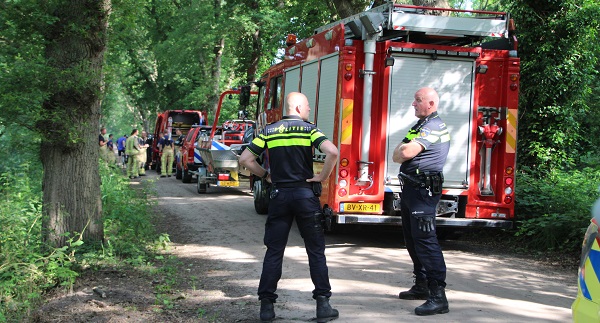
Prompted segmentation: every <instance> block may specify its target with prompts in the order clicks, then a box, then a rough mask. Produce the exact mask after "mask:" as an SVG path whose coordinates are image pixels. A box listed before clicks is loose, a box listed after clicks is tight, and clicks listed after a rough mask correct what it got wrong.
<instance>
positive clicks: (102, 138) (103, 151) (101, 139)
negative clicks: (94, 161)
mask: <svg viewBox="0 0 600 323" xmlns="http://www.w3.org/2000/svg"><path fill="white" fill-rule="evenodd" d="M107 142H108V139H107V138H106V128H104V127H102V128H100V135H99V136H98V145H99V146H100V158H101V159H102V160H105V161H106V160H107V158H108V147H107V146H106V144H107Z"/></svg>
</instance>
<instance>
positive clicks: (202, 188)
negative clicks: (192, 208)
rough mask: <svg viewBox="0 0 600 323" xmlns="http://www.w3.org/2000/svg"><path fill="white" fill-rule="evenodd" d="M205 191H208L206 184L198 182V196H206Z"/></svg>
mask: <svg viewBox="0 0 600 323" xmlns="http://www.w3.org/2000/svg"><path fill="white" fill-rule="evenodd" d="M207 190H208V183H200V182H198V194H206V191H207Z"/></svg>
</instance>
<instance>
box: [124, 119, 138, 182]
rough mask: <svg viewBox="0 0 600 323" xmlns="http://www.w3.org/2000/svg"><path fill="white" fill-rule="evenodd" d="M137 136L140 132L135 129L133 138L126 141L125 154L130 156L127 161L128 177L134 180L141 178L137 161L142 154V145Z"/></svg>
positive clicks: (132, 134) (132, 133) (130, 137)
mask: <svg viewBox="0 0 600 323" xmlns="http://www.w3.org/2000/svg"><path fill="white" fill-rule="evenodd" d="M137 134H138V130H137V129H133V131H131V136H129V138H127V140H126V141H125V154H127V155H128V156H129V159H128V160H127V175H128V176H129V178H132V179H133V178H138V177H140V175H139V173H138V170H139V167H138V164H139V163H138V159H137V155H138V154H139V153H140V143H139V142H138V136H137Z"/></svg>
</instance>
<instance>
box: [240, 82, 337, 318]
mask: <svg viewBox="0 0 600 323" xmlns="http://www.w3.org/2000/svg"><path fill="white" fill-rule="evenodd" d="M286 103H287V114H288V115H287V116H284V117H283V119H282V120H280V121H277V122H274V123H271V124H269V125H267V126H266V127H265V128H264V129H263V131H262V132H261V133H260V134H259V136H258V137H256V138H255V139H254V140H253V141H252V143H250V145H249V146H248V149H246V150H244V152H243V153H242V155H241V156H240V164H242V165H243V166H245V167H246V168H248V169H249V170H250V171H251V172H252V173H253V174H256V175H257V176H261V177H263V178H265V179H267V181H269V182H271V183H273V186H272V193H271V200H270V202H269V215H268V217H267V223H266V225H265V236H264V243H265V245H266V246H267V252H266V254H265V258H264V261H263V269H262V274H261V276H260V283H259V286H258V298H259V300H260V301H261V306H260V319H261V320H262V321H263V322H271V321H272V320H273V319H274V318H275V311H274V308H273V303H275V300H276V299H277V294H276V293H275V291H276V289H277V283H278V281H279V279H280V278H281V271H282V268H281V267H282V263H283V253H284V251H285V247H286V244H287V240H288V236H289V232H290V229H291V227H292V221H293V220H294V218H295V219H296V223H297V224H298V228H299V229H300V233H301V235H302V238H303V239H304V245H305V247H306V253H307V254H308V263H309V268H310V277H311V279H312V282H313V284H314V286H315V289H314V290H313V298H314V299H315V300H316V303H317V322H326V321H329V320H332V319H335V318H337V317H338V316H339V313H338V311H337V310H336V309H333V308H331V306H330V305H329V297H330V296H331V285H330V284H329V273H328V269H327V261H326V258H325V237H324V233H323V227H322V224H321V219H322V213H321V205H320V202H319V198H318V197H317V194H320V192H319V189H320V187H321V186H320V185H321V182H323V181H325V180H326V179H327V177H329V174H330V173H331V171H332V170H333V168H334V167H335V164H336V162H337V156H338V149H337V147H335V145H334V144H333V143H332V142H331V141H329V140H328V139H327V137H325V135H324V134H323V133H322V132H321V131H320V130H319V129H317V127H315V125H314V124H312V123H310V122H307V121H306V120H308V116H309V112H310V106H309V105H308V100H307V99H306V96H305V95H304V94H302V93H298V92H292V93H290V94H288V96H287V97H286ZM313 147H314V148H317V149H319V150H320V151H321V152H323V153H325V162H324V165H323V170H322V171H321V173H320V174H317V175H315V174H314V173H313ZM266 150H268V152H269V161H270V169H271V172H270V173H269V172H268V171H267V170H266V169H264V168H263V167H261V166H260V165H259V164H258V162H257V161H256V158H257V157H258V156H260V155H261V154H262V153H263V152H264V151H266ZM313 186H314V187H315V189H314V190H313ZM315 192H316V193H315Z"/></svg>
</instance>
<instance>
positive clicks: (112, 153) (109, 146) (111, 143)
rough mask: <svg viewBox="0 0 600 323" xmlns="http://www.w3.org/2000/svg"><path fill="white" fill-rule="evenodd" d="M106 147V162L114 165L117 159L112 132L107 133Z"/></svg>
mask: <svg viewBox="0 0 600 323" xmlns="http://www.w3.org/2000/svg"><path fill="white" fill-rule="evenodd" d="M106 147H107V150H108V152H107V156H108V162H109V163H110V164H111V165H114V164H115V163H116V161H117V158H116V157H115V143H114V141H113V134H112V133H111V134H110V135H108V141H107V142H106Z"/></svg>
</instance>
